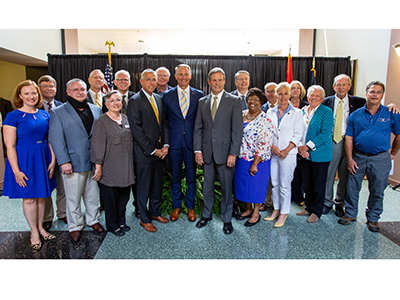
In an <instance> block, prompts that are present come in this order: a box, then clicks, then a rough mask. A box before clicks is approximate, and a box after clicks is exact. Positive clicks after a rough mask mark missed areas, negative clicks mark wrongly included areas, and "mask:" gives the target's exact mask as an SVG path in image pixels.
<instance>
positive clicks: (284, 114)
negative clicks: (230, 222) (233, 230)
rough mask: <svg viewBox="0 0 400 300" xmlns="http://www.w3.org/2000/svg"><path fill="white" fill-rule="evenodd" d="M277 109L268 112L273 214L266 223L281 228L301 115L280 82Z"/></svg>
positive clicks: (287, 206) (301, 128)
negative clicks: (271, 127) (271, 128)
mask: <svg viewBox="0 0 400 300" xmlns="http://www.w3.org/2000/svg"><path fill="white" fill-rule="evenodd" d="M276 94H277V97H278V106H275V107H274V108H272V109H270V110H268V112H267V116H268V118H269V119H270V120H271V121H272V124H273V125H274V128H275V130H274V134H273V141H272V148H271V150H272V160H271V182H272V199H273V204H274V211H273V212H272V214H271V215H270V216H269V217H266V218H264V220H266V221H273V220H275V219H276V218H278V220H277V221H276V222H275V224H274V227H282V226H283V225H284V224H285V221H286V218H287V216H288V214H289V212H290V201H291V192H292V190H291V182H292V179H293V172H294V169H295V167H296V154H297V146H298V145H299V142H300V140H301V137H302V135H303V131H304V121H303V113H302V111H301V110H300V109H297V108H294V107H293V106H292V105H291V104H290V102H289V98H290V85H289V84H288V83H287V82H281V83H280V84H278V86H277V87H276Z"/></svg>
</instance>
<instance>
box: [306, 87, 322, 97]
mask: <svg viewBox="0 0 400 300" xmlns="http://www.w3.org/2000/svg"><path fill="white" fill-rule="evenodd" d="M313 90H318V91H320V92H321V93H322V98H325V90H324V88H323V87H322V86H320V85H312V86H310V87H309V88H308V90H307V97H308V96H309V95H310V93H311V92H312V91H313Z"/></svg>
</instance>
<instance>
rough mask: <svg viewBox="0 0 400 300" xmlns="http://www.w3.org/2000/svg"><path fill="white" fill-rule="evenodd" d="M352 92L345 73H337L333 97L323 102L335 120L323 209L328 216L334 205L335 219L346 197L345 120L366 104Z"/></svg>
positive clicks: (363, 99)
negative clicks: (336, 180)
mask: <svg viewBox="0 0 400 300" xmlns="http://www.w3.org/2000/svg"><path fill="white" fill-rule="evenodd" d="M350 89H351V79H350V77H349V76H347V75H346V74H340V75H338V76H336V77H335V78H334V80H333V90H334V91H335V92H336V93H335V95H333V96H329V97H326V98H325V99H324V101H323V102H322V103H323V104H324V105H326V106H328V107H329V108H330V109H332V111H333V117H334V119H335V124H334V129H333V132H332V144H333V152H332V153H333V154H332V161H331V162H330V164H329V168H328V177H327V180H326V187H325V203H324V207H323V210H322V213H323V214H327V213H329V211H330V210H331V209H332V206H333V204H334V203H335V214H336V216H338V217H342V216H343V215H344V202H343V201H344V200H343V199H344V196H345V194H346V187H347V178H348V175H349V172H348V170H347V160H346V154H345V148H344V136H345V135H346V129H347V120H348V119H349V115H350V114H351V113H353V112H354V111H355V110H356V109H358V108H360V107H363V106H364V105H365V103H366V100H365V98H361V97H356V96H351V95H349V94H348V92H349V91H350ZM336 172H337V174H338V183H337V188H336V196H335V197H334V195H333V185H334V183H335V177H336Z"/></svg>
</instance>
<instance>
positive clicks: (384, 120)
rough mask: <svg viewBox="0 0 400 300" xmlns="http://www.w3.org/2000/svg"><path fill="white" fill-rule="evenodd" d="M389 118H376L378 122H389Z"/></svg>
mask: <svg viewBox="0 0 400 300" xmlns="http://www.w3.org/2000/svg"><path fill="white" fill-rule="evenodd" d="M389 121H390V119H388V118H378V122H389Z"/></svg>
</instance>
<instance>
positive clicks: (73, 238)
mask: <svg viewBox="0 0 400 300" xmlns="http://www.w3.org/2000/svg"><path fill="white" fill-rule="evenodd" d="M69 238H70V239H71V241H72V242H77V241H79V239H80V238H81V231H80V230H75V231H71V232H70V233H69Z"/></svg>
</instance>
